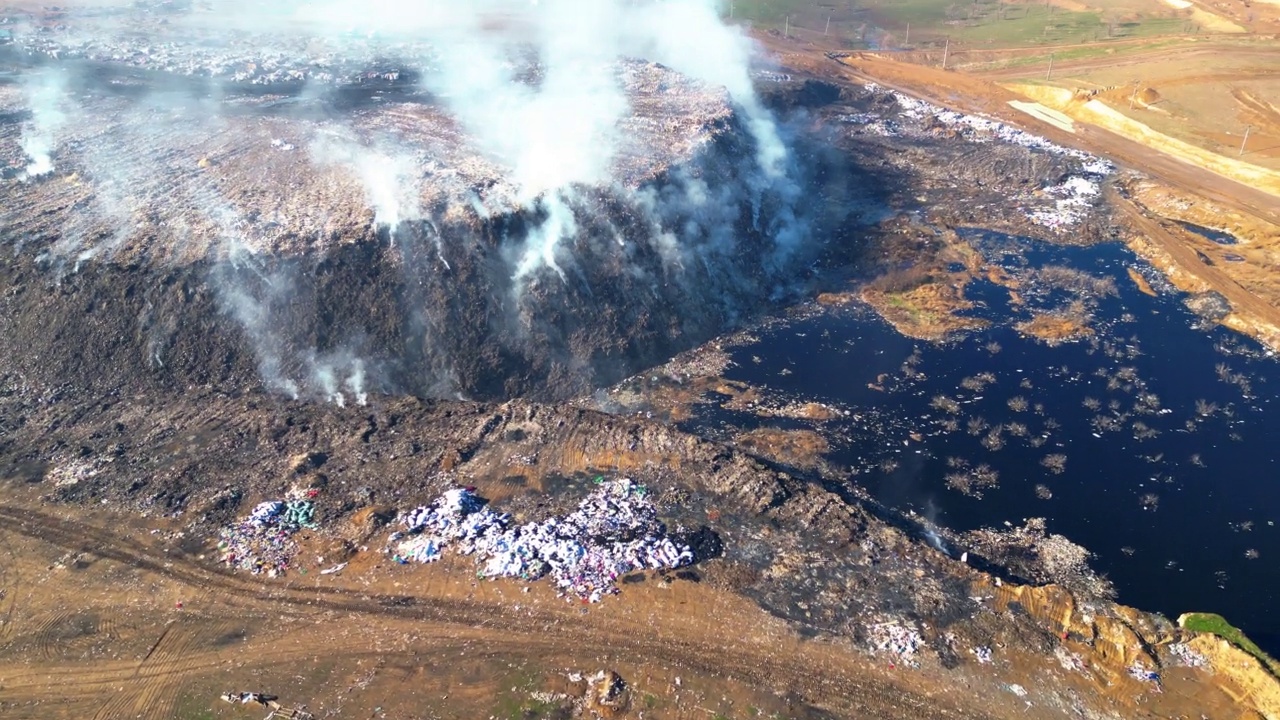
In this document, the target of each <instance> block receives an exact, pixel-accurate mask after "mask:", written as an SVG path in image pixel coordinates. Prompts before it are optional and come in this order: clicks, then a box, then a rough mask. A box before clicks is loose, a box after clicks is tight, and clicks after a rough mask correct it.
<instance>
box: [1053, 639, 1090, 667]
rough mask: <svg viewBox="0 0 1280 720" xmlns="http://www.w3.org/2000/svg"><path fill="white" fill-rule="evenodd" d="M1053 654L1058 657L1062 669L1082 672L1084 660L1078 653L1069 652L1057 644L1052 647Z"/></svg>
mask: <svg viewBox="0 0 1280 720" xmlns="http://www.w3.org/2000/svg"><path fill="white" fill-rule="evenodd" d="M1053 656H1054V657H1055V658H1057V659H1058V664H1059V665H1061V666H1062V669H1063V670H1067V671H1069V672H1084V660H1082V659H1081V658H1080V656H1079V655H1077V654H1075V653H1073V652H1071V651H1070V650H1068V649H1066V648H1065V647H1062V646H1061V645H1059V646H1058V647H1056V648H1054V649H1053Z"/></svg>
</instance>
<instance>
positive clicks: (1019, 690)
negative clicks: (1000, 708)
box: [1009, 683, 1027, 698]
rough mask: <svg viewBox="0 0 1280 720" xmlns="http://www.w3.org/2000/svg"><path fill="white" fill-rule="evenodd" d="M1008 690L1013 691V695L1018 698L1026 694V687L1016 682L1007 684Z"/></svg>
mask: <svg viewBox="0 0 1280 720" xmlns="http://www.w3.org/2000/svg"><path fill="white" fill-rule="evenodd" d="M1009 692H1011V693H1013V694H1014V695H1017V696H1018V697H1020V698H1024V697H1026V696H1027V689H1026V688H1024V687H1022V686H1021V685H1019V684H1017V683H1014V684H1012V685H1010V686H1009Z"/></svg>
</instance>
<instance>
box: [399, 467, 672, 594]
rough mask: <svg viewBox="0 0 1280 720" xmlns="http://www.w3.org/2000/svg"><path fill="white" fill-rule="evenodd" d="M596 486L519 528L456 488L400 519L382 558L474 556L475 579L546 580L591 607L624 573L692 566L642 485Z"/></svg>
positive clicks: (470, 492) (468, 490) (468, 492)
mask: <svg viewBox="0 0 1280 720" xmlns="http://www.w3.org/2000/svg"><path fill="white" fill-rule="evenodd" d="M596 483H597V485H598V487H597V488H596V490H595V491H594V492H592V493H591V494H590V495H589V496H587V497H586V498H585V499H583V500H582V502H581V503H579V504H578V508H577V510H575V511H574V512H572V513H570V514H569V515H566V516H564V517H562V518H554V517H553V518H548V519H547V520H544V521H542V522H531V523H526V524H524V525H512V524H511V518H510V516H509V515H507V514H505V513H497V512H494V511H493V510H491V509H490V508H488V507H487V506H486V505H485V501H484V500H482V499H481V498H480V497H479V496H477V495H476V494H475V491H474V489H473V488H455V489H453V490H449V491H448V492H446V493H444V495H442V496H441V497H440V498H439V499H437V500H436V501H435V502H434V503H432V504H431V505H430V506H424V507H419V508H416V509H414V510H411V511H409V512H407V513H404V514H403V515H402V516H401V518H400V523H401V525H402V526H403V527H404V530H401V531H397V532H394V533H392V534H391V537H390V538H389V551H390V552H391V553H393V559H394V560H396V561H397V562H400V563H408V562H434V561H436V560H438V559H440V557H441V555H442V554H443V552H444V551H445V549H446V548H449V547H452V548H454V549H455V550H456V551H457V552H460V553H462V554H463V555H474V556H475V558H476V564H477V565H479V571H478V573H477V574H478V575H479V576H480V577H486V578H496V577H511V578H521V579H523V580H537V579H539V578H541V577H543V576H545V575H550V576H551V578H552V580H553V581H554V582H555V584H556V586H557V587H558V588H559V589H560V591H561V595H562V597H569V598H574V597H576V598H580V599H582V600H586V601H589V602H593V603H594V602H599V601H600V600H601V599H602V598H603V597H604V595H606V594H612V593H614V592H617V584H616V583H617V580H618V578H619V577H620V576H622V575H625V574H626V573H629V572H632V571H635V570H666V569H674V568H677V567H681V566H683V565H688V564H690V563H692V562H693V559H694V558H693V550H692V549H691V548H690V547H689V546H688V545H684V544H677V543H676V542H674V541H672V540H671V539H670V538H669V537H667V536H666V528H665V527H664V526H663V524H662V523H661V522H660V521H659V520H658V517H657V509H656V508H655V507H654V505H653V502H652V501H650V500H649V498H648V491H647V489H646V488H645V487H644V486H643V485H637V484H635V483H632V482H631V481H630V480H627V479H619V480H613V481H605V480H604V478H602V477H598V478H596Z"/></svg>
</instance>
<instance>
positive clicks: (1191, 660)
mask: <svg viewBox="0 0 1280 720" xmlns="http://www.w3.org/2000/svg"><path fill="white" fill-rule="evenodd" d="M1169 654H1170V655H1172V656H1173V657H1174V658H1176V659H1177V660H1178V663H1179V664H1181V665H1184V666H1186V667H1193V668H1202V667H1207V666H1208V664H1209V661H1208V659H1206V658H1205V656H1204V655H1201V654H1200V653H1198V652H1196V651H1195V650H1193V649H1191V646H1190V645H1188V644H1186V643H1173V644H1172V645H1170V646H1169Z"/></svg>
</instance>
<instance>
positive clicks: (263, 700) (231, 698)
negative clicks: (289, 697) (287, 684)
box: [221, 692, 279, 707]
mask: <svg viewBox="0 0 1280 720" xmlns="http://www.w3.org/2000/svg"><path fill="white" fill-rule="evenodd" d="M221 697H222V699H223V700H225V701H227V702H229V703H239V704H241V705H248V704H249V703H257V704H259V705H271V706H273V707H279V704H278V703H276V702H275V700H276V696H275V695H264V694H262V693H256V692H229V693H222V696H221Z"/></svg>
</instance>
